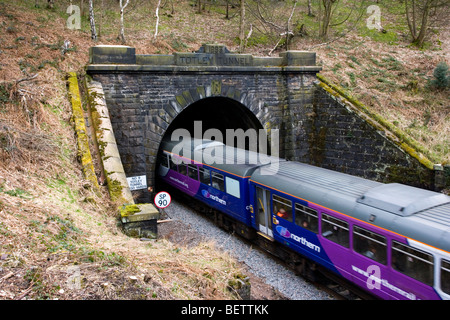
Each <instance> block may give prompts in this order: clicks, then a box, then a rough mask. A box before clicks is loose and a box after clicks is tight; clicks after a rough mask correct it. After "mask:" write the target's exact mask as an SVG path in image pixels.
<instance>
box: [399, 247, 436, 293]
mask: <svg viewBox="0 0 450 320" xmlns="http://www.w3.org/2000/svg"><path fill="white" fill-rule="evenodd" d="M392 267H393V268H394V269H395V270H397V271H399V272H401V273H403V274H406V275H407V276H410V277H411V278H414V279H416V280H419V281H421V282H423V283H425V284H427V285H430V286H432V285H433V256H432V255H431V254H428V253H426V252H423V251H420V250H417V249H414V248H411V247H409V246H407V245H404V244H401V243H399V242H397V241H392Z"/></svg>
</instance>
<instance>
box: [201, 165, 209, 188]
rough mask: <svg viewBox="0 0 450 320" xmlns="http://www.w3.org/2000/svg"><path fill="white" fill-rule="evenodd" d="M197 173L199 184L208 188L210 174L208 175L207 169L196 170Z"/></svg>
mask: <svg viewBox="0 0 450 320" xmlns="http://www.w3.org/2000/svg"><path fill="white" fill-rule="evenodd" d="M198 171H199V172H200V182H201V183H204V184H206V185H208V186H210V185H211V174H210V171H209V169H206V168H198Z"/></svg>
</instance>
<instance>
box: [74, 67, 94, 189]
mask: <svg viewBox="0 0 450 320" xmlns="http://www.w3.org/2000/svg"><path fill="white" fill-rule="evenodd" d="M67 82H68V87H69V94H70V98H71V104H72V120H73V122H74V126H75V133H76V135H77V147H78V158H79V161H80V163H81V166H82V171H83V174H84V177H85V179H86V180H88V181H90V182H91V183H92V185H93V188H94V191H95V192H97V193H100V187H99V185H98V181H97V176H96V174H95V170H94V164H93V161H92V156H91V152H90V149H89V138H88V135H87V132H86V125H85V122H84V113H83V108H82V104H81V98H80V91H79V87H78V79H77V75H76V73H75V72H70V73H69V76H68V79H67Z"/></svg>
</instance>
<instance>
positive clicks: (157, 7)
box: [153, 0, 161, 39]
mask: <svg viewBox="0 0 450 320" xmlns="http://www.w3.org/2000/svg"><path fill="white" fill-rule="evenodd" d="M160 6H161V0H158V5H157V6H156V14H155V15H156V26H155V35H154V36H153V39H156V37H157V36H158V25H159V7H160Z"/></svg>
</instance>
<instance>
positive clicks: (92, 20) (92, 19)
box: [89, 0, 97, 41]
mask: <svg viewBox="0 0 450 320" xmlns="http://www.w3.org/2000/svg"><path fill="white" fill-rule="evenodd" d="M89 23H90V24H91V38H92V40H94V41H97V31H96V30H95V17H94V3H93V0H89Z"/></svg>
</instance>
